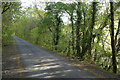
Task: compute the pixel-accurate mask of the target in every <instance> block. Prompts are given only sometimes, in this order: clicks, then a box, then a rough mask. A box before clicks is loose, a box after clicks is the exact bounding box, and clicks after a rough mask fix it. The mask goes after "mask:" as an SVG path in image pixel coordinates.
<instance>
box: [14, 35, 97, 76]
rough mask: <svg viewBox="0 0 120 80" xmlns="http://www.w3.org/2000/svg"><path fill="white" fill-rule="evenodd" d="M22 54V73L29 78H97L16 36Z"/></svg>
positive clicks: (18, 48) (20, 54)
mask: <svg viewBox="0 0 120 80" xmlns="http://www.w3.org/2000/svg"><path fill="white" fill-rule="evenodd" d="M13 37H14V39H15V42H16V46H17V50H18V52H19V56H20V64H22V66H20V67H21V69H22V70H21V74H22V75H23V76H24V77H27V78H31V77H33V78H97V77H96V76H94V75H93V74H91V73H89V72H87V71H84V70H81V69H79V68H78V67H76V66H73V65H72V64H70V63H67V62H65V61H63V60H60V59H58V58H57V57H55V56H54V55H52V54H50V53H49V52H47V51H45V50H43V49H41V48H40V47H37V46H36V45H33V44H31V43H30V42H28V41H25V40H23V39H21V38H19V37H17V36H14V35H13Z"/></svg>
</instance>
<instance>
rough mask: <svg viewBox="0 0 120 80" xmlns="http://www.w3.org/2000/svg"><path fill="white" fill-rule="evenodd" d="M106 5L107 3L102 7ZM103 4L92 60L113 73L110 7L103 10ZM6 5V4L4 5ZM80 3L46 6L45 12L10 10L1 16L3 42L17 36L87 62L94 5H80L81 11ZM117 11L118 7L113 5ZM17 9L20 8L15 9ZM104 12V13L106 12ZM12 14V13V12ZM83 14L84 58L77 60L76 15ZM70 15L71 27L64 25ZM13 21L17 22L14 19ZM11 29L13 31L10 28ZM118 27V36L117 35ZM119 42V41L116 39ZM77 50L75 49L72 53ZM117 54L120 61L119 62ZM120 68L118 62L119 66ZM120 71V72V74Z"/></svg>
mask: <svg viewBox="0 0 120 80" xmlns="http://www.w3.org/2000/svg"><path fill="white" fill-rule="evenodd" d="M103 4H105V3H103ZM103 4H102V3H97V4H96V11H95V13H96V15H95V24H94V28H93V31H92V41H91V43H92V45H91V52H92V53H91V60H92V62H94V63H95V64H97V65H99V66H100V67H101V68H104V69H106V70H109V71H111V70H112V67H111V66H112V64H111V63H112V61H111V59H112V54H111V46H110V44H111V43H110V40H111V39H110V35H109V34H110V33H109V26H110V12H109V9H110V8H109V3H106V5H107V6H106V7H103ZM4 5H5V3H4ZM77 5H78V3H77V2H76V3H62V2H57V3H55V2H54V3H47V4H46V8H45V11H42V10H41V9H37V8H36V7H28V8H27V9H26V10H25V11H21V12H18V13H17V12H16V11H15V13H14V15H13V13H12V14H11V13H10V10H7V12H5V13H4V14H3V15H2V16H3V17H4V18H3V42H4V41H5V43H6V42H7V40H8V38H9V36H10V35H11V34H12V33H14V34H15V35H17V36H19V37H21V38H23V39H26V40H28V41H30V42H32V43H34V44H37V45H39V46H42V47H46V48H49V49H51V50H55V51H59V52H60V53H61V54H65V55H68V54H69V55H68V56H70V57H74V58H75V59H76V60H80V61H83V60H85V61H86V60H88V48H89V47H88V43H89V41H90V40H89V38H90V33H91V24H92V13H93V7H92V3H85V2H83V3H82V2H81V5H80V6H81V7H80V9H78V6H77ZM114 5H115V8H117V3H116V4H114ZM13 8H14V9H16V8H17V7H13ZM103 8H105V10H103ZM11 10H12V9H11ZM78 10H80V12H81V14H80V16H81V22H80V25H79V26H78V27H79V29H80V30H79V35H80V38H79V41H80V45H79V47H80V53H79V55H82V58H80V57H78V56H76V53H77V50H76V48H77V47H75V46H76V45H77V44H78V43H77V42H76V40H77V36H78V35H77V34H76V31H77V29H76V27H77V21H78V20H77V19H78V15H77V11H78ZM66 14H69V21H70V22H71V23H70V24H67V25H64V22H63V19H64V18H63V16H65V15H66ZM13 17H14V18H13ZM114 17H115V21H114V23H115V25H116V24H118V18H119V16H118V12H115V15H114ZM10 23H11V24H10ZM11 26H12V27H11ZM117 29H118V28H117V26H116V29H115V32H116V31H117ZM73 40H74V42H73ZM117 41H118V39H117ZM73 46H74V49H73ZM118 55H119V54H117V56H116V57H117V59H118V58H119V56H118ZM118 65H120V64H119V62H118ZM119 71H120V70H119Z"/></svg>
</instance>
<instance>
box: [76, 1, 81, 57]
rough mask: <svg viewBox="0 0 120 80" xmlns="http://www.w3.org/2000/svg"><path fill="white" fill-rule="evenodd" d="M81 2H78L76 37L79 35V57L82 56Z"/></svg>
mask: <svg viewBox="0 0 120 80" xmlns="http://www.w3.org/2000/svg"><path fill="white" fill-rule="evenodd" d="M80 4H81V3H80V2H78V10H77V16H78V18H77V28H76V37H77V39H76V49H77V54H76V56H78V57H81V55H80V33H79V32H80V23H81V18H82V17H81V12H80V7H81V5H80Z"/></svg>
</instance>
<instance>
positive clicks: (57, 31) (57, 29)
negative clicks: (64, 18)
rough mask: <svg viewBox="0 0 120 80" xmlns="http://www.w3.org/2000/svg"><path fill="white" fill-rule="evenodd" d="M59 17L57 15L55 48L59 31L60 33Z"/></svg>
mask: <svg viewBox="0 0 120 80" xmlns="http://www.w3.org/2000/svg"><path fill="white" fill-rule="evenodd" d="M60 22H61V21H60V17H57V27H56V40H55V50H57V47H56V45H58V42H59V33H60V28H59V27H60Z"/></svg>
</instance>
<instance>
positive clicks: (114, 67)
mask: <svg viewBox="0 0 120 80" xmlns="http://www.w3.org/2000/svg"><path fill="white" fill-rule="evenodd" d="M110 12H111V25H110V35H111V48H112V64H113V72H114V73H116V72H117V64H116V53H115V39H114V11H113V2H110Z"/></svg>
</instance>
